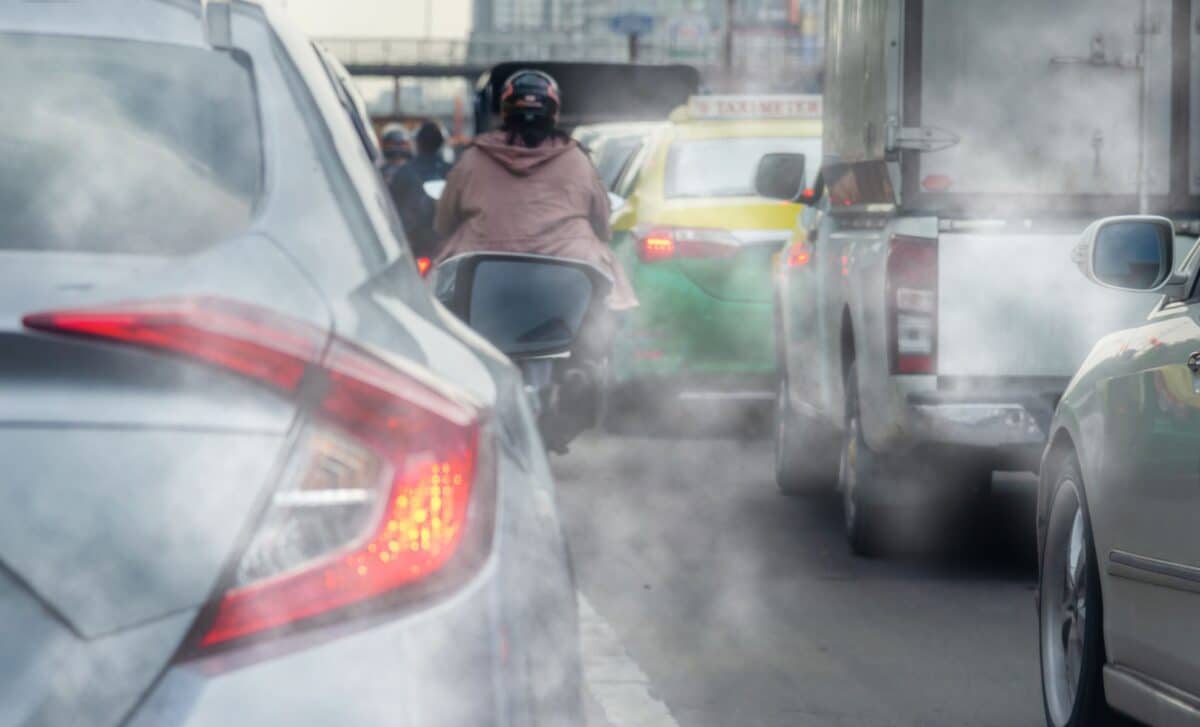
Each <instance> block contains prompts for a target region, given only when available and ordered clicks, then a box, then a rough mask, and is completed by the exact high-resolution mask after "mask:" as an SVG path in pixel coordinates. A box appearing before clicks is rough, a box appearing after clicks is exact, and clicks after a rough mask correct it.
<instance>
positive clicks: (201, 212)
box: [0, 34, 263, 254]
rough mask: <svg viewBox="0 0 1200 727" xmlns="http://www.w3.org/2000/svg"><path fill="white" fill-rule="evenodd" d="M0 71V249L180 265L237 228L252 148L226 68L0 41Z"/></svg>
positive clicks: (180, 52) (256, 181)
mask: <svg viewBox="0 0 1200 727" xmlns="http://www.w3.org/2000/svg"><path fill="white" fill-rule="evenodd" d="M0 67H4V68H10V69H15V68H19V69H21V70H20V72H19V73H5V74H3V76H2V79H3V80H0V97H2V98H3V99H4V101H3V103H0V156H2V158H3V159H4V165H5V169H4V173H3V174H0V249H32V250H72V251H74V250H78V251H89V252H114V253H141V254H182V253H188V252H192V251H195V250H197V249H199V248H202V247H204V246H207V245H209V244H212V243H215V242H218V241H220V240H221V239H224V238H228V237H230V236H232V235H234V234H236V233H238V232H239V231H241V230H243V229H244V228H245V227H247V226H248V225H249V223H250V221H251V218H252V216H253V213H254V210H255V205H256V203H257V200H258V198H259V196H260V193H261V188H262V173H263V172H262V165H263V160H262V144H261V140H260V133H259V123H258V112H257V102H256V97H255V90H254V85H253V81H252V78H251V73H250V70H249V68H248V67H247V65H246V64H244V63H242V62H240V61H239V59H238V58H237V57H235V56H234V55H231V54H227V53H220V52H215V51H211V50H204V49H196V48H184V47H173V46H165V45H162V44H152V43H142V42H134V41H125V40H121V41H117V40H97V39H88V38H79V37H67V36H32V35H16V34H0ZM180 200H187V203H186V204H180Z"/></svg>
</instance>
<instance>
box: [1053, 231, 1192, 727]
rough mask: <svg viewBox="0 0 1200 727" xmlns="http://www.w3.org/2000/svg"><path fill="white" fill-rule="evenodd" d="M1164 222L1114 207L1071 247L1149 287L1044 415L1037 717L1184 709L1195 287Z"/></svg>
mask: <svg viewBox="0 0 1200 727" xmlns="http://www.w3.org/2000/svg"><path fill="white" fill-rule="evenodd" d="M1174 247H1175V239H1174V223H1172V222H1171V221H1170V220H1168V219H1165V218H1161V217H1114V218H1109V219H1105V220H1101V221H1100V222H1098V223H1095V224H1093V225H1092V226H1091V227H1089V228H1088V230H1087V231H1086V232H1085V233H1084V237H1083V241H1082V243H1081V244H1080V246H1079V247H1078V248H1077V250H1076V260H1077V262H1079V263H1080V265H1081V266H1082V267H1083V268H1084V270H1085V272H1086V274H1087V276H1088V277H1089V278H1091V279H1092V280H1093V281H1095V282H1097V283H1099V284H1100V285H1102V286H1105V287H1109V288H1118V289H1123V290H1129V291H1137V292H1152V293H1158V294H1161V295H1162V302H1161V304H1160V305H1158V306H1157V307H1156V308H1155V310H1154V312H1152V313H1151V314H1150V316H1149V318H1148V319H1147V321H1146V322H1145V323H1144V324H1142V325H1140V326H1137V327H1135V328H1130V329H1127V330H1123V331H1120V332H1117V333H1113V334H1111V335H1109V336H1107V337H1105V338H1104V339H1102V340H1101V341H1100V342H1099V343H1098V344H1096V346H1095V348H1094V349H1093V350H1092V352H1091V355H1090V356H1088V358H1087V361H1086V362H1085V363H1084V364H1083V366H1082V367H1081V368H1080V369H1079V372H1078V373H1077V374H1076V375H1075V378H1074V379H1073V380H1072V381H1071V384H1070V386H1069V387H1068V388H1067V390H1066V393H1065V394H1064V395H1063V398H1062V401H1061V402H1060V403H1059V405H1058V409H1057V412H1056V413H1055V415H1054V419H1053V422H1052V425H1051V428H1050V443H1049V445H1048V447H1047V449H1046V452H1045V455H1044V457H1043V461H1042V470H1041V486H1040V488H1039V497H1038V519H1037V522H1038V543H1039V553H1040V561H1039V562H1040V577H1039V588H1038V598H1039V607H1038V614H1039V642H1040V645H1041V662H1042V686H1043V693H1044V696H1045V707H1046V719H1047V723H1048V724H1050V725H1052V727H1078V726H1082V725H1102V724H1110V722H1109V721H1108V717H1110V716H1111V715H1112V712H1113V710H1115V711H1118V712H1121V713H1124V714H1128V715H1130V716H1132V717H1135V718H1137V719H1138V720H1141V721H1143V722H1146V723H1148V724H1151V725H1182V724H1197V723H1200V629H1197V628H1196V615H1197V614H1198V613H1200V527H1197V524H1198V523H1200V324H1197V320H1198V319H1197V315H1198V314H1200V298H1198V297H1197V293H1198V291H1197V290H1196V274H1197V270H1198V267H1200V266H1198V265H1197V262H1198V260H1197V253H1196V251H1195V250H1193V251H1192V252H1191V253H1190V254H1189V255H1188V257H1187V258H1186V259H1185V261H1184V263H1183V264H1182V265H1179V266H1176V265H1174V260H1175V255H1174V253H1173V250H1174Z"/></svg>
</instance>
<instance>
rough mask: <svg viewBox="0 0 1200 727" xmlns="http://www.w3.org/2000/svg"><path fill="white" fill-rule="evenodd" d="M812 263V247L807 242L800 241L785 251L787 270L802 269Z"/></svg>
mask: <svg viewBox="0 0 1200 727" xmlns="http://www.w3.org/2000/svg"><path fill="white" fill-rule="evenodd" d="M810 262H812V247H811V246H810V245H809V244H808V241H807V240H800V241H799V242H797V243H795V244H793V245H792V246H791V247H790V248H788V251H787V259H786V263H785V265H786V266H787V267H789V268H802V267H804V266H805V265H808V264H809V263H810Z"/></svg>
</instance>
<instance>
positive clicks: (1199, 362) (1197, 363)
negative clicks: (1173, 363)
mask: <svg viewBox="0 0 1200 727" xmlns="http://www.w3.org/2000/svg"><path fill="white" fill-rule="evenodd" d="M1187 367H1188V368H1189V369H1190V370H1191V372H1192V373H1193V374H1200V351H1197V352H1195V353H1193V354H1192V355H1191V356H1188V360H1187Z"/></svg>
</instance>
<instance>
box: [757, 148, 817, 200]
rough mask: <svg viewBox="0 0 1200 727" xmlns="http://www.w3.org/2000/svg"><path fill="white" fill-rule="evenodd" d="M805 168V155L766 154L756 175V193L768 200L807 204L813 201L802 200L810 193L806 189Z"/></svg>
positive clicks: (760, 161)
mask: <svg viewBox="0 0 1200 727" xmlns="http://www.w3.org/2000/svg"><path fill="white" fill-rule="evenodd" d="M804 166H805V165H804V155H803V154H766V155H764V156H763V158H762V159H760V160H759V162H758V170H757V171H756V172H755V173H754V191H755V192H756V193H757V194H758V195H759V196H760V197H766V198H767V199H782V200H788V201H789V202H800V201H805V202H806V203H807V201H811V200H803V199H802V197H803V195H804V193H805V192H806V191H808V190H806V189H805V188H804ZM810 196H813V197H815V195H810Z"/></svg>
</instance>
